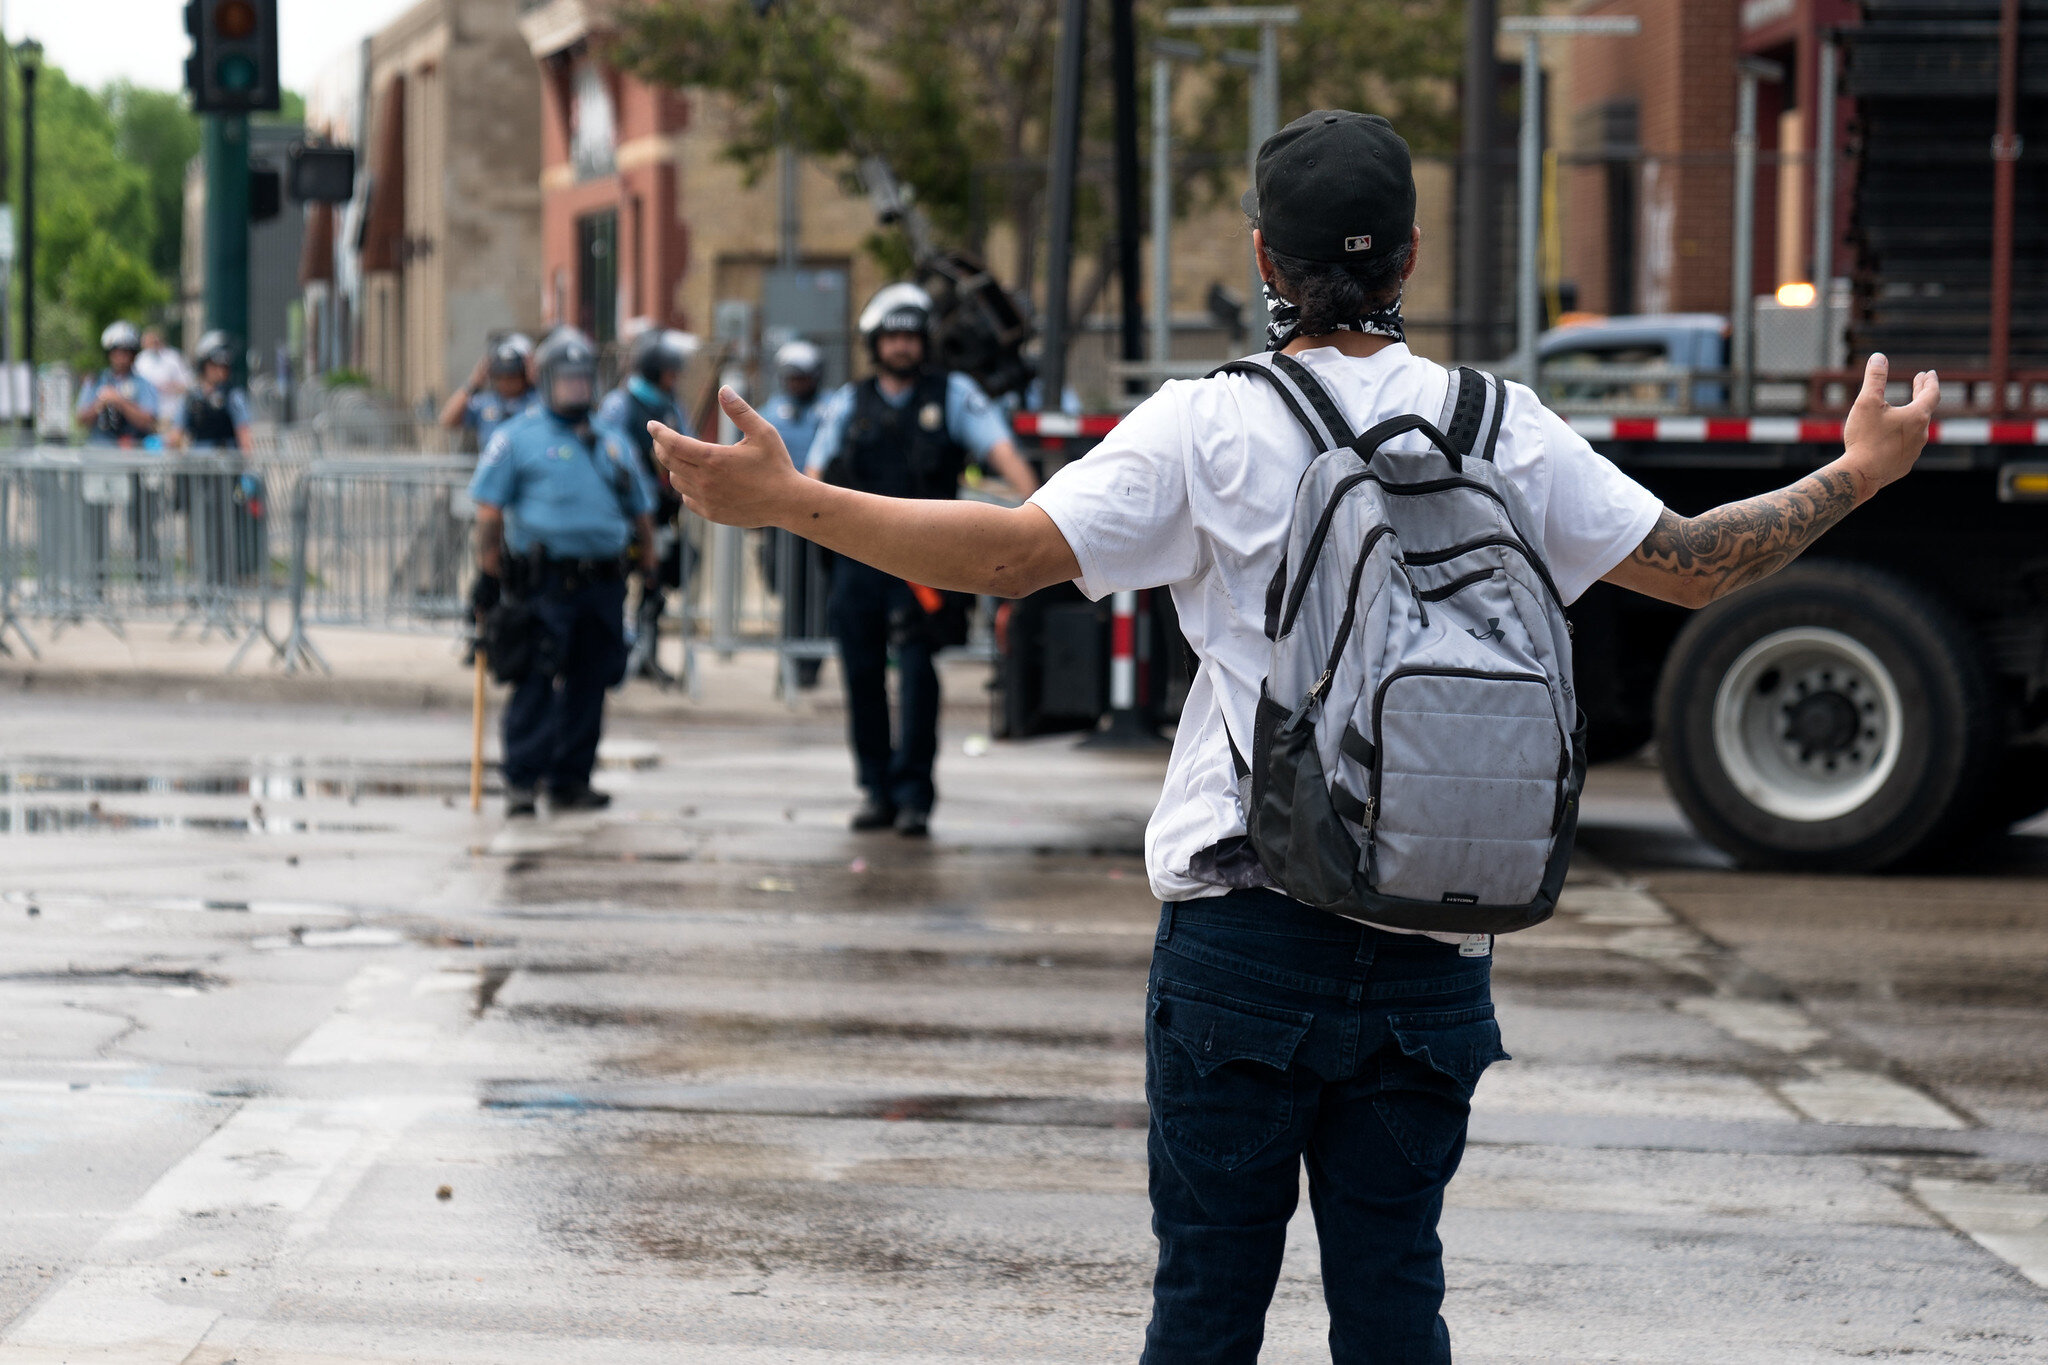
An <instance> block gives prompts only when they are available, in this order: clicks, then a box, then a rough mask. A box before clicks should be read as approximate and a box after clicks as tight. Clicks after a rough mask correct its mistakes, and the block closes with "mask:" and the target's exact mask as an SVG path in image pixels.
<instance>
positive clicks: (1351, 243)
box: [1344, 233, 1372, 251]
mask: <svg viewBox="0 0 2048 1365" xmlns="http://www.w3.org/2000/svg"><path fill="white" fill-rule="evenodd" d="M1344 249H1345V250H1346V251H1371V250H1372V235H1371V234H1370V233H1368V234H1366V235H1365V236H1363V237H1346V238H1345V239H1344Z"/></svg>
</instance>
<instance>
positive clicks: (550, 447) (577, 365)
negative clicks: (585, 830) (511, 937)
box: [469, 328, 654, 816]
mask: <svg viewBox="0 0 2048 1365" xmlns="http://www.w3.org/2000/svg"><path fill="white" fill-rule="evenodd" d="M534 367H535V370H536V377H537V379H538V381H539V392H540V399H539V405H538V406H536V407H535V408H534V409H533V410H532V411H530V412H527V413H525V414H523V415H522V416H519V417H516V418H514V419H512V420H511V421H510V422H508V423H506V424H505V425H504V426H502V427H500V428H499V429H498V432H497V434H496V435H494V436H493V437H492V438H491V443H490V444H489V445H488V446H486V447H485V448H484V452H483V458H482V459H480V460H479V461H478V462H477V469H476V475H475V477H474V478H473V479H471V480H470V485H469V494H470V497H471V499H472V500H474V501H475V503H476V523H477V560H478V567H479V569H480V571H481V572H480V573H479V575H478V579H477V584H476V588H475V590H474V592H473V594H472V604H473V605H474V606H475V607H476V609H477V611H478V612H479V614H488V613H489V612H491V611H492V610H493V609H494V608H496V607H497V606H498V604H499V598H500V595H501V594H502V595H503V596H504V597H506V598H508V599H512V600H514V601H516V602H517V603H518V604H519V605H520V606H522V607H524V608H525V609H527V610H530V611H531V613H532V624H533V626H534V628H535V630H536V632H537V637H536V639H535V641H534V643H535V644H536V645H537V646H538V649H537V650H536V653H537V656H538V657H537V659H536V662H535V664H534V666H533V667H532V668H531V669H530V670H528V671H527V672H526V673H525V676H524V677H522V678H519V679H518V680H517V681H516V685H515V687H514V690H513V693H512V700H511V702H510V703H509V704H508V705H507V706H506V707H505V749H504V769H505V813H506V814H507V815H508V816H530V815H532V814H533V813H534V802H535V795H536V792H537V789H538V788H540V787H541V786H542V785H543V784H545V785H546V787H547V793H548V804H549V807H550V808H551V809H553V810H556V811H565V810H602V809H603V808H604V807H605V806H607V805H610V804H611V798H610V797H609V796H608V795H606V794H605V793H603V792H600V791H595V790H593V789H592V788H591V786H590V771H591V769H592V767H594V766H595V764H596V761H597V740H598V733H599V731H600V729H601V728H602V726H603V721H604V694H605V689H606V688H608V687H611V686H613V685H614V684H616V683H617V682H619V681H620V679H621V678H623V677H624V676H625V666H626V640H625V619H624V618H625V602H626V581H625V579H626V565H625V555H626V551H627V548H628V547H629V546H632V545H636V544H637V546H638V560H639V563H640V565H641V568H642V570H643V571H647V570H651V569H652V567H653V564H654V524H653V512H654V490H653V488H652V487H651V486H650V485H649V484H648V482H647V480H646V479H644V478H643V477H642V476H641V473H640V469H639V466H638V461H637V460H636V459H635V457H634V455H633V450H632V447H631V446H630V445H628V444H627V443H626V440H625V438H624V437H622V436H620V435H619V434H618V433H617V432H615V431H612V430H611V429H610V428H607V427H602V426H599V425H596V424H595V423H594V421H593V420H592V413H591V405H592V403H593V401H594V400H595V398H596V391H597V351H596V349H595V348H593V347H592V346H591V344H590V342H589V340H588V339H587V338H585V337H584V335H583V334H582V333H581V332H578V331H575V330H573V329H566V328H565V329H563V330H562V331H561V332H559V333H557V334H556V335H554V336H551V337H550V338H549V339H548V340H547V341H546V342H545V343H544V344H543V345H542V346H541V347H540V349H539V350H538V351H537V352H535V354H534Z"/></svg>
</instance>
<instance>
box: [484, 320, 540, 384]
mask: <svg viewBox="0 0 2048 1365" xmlns="http://www.w3.org/2000/svg"><path fill="white" fill-rule="evenodd" d="M532 354H533V343H532V342H530V341H528V340H527V339H526V338H525V337H523V336H521V335H520V334H519V333H517V332H514V333H513V334H512V335H511V336H508V337H501V338H500V339H499V340H498V342H497V344H496V345H494V346H492V347H491V362H490V375H491V378H493V379H500V378H503V377H505V376H507V375H515V374H516V375H518V376H519V377H520V378H521V379H524V378H526V358H527V357H528V356H530V355H532Z"/></svg>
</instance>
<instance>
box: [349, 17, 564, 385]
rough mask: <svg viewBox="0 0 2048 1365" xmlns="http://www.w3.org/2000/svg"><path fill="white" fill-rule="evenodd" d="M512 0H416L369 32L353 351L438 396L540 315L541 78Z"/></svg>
mask: <svg viewBox="0 0 2048 1365" xmlns="http://www.w3.org/2000/svg"><path fill="white" fill-rule="evenodd" d="M519 9H520V0H421V3H420V4H418V5H415V6H414V7H413V8H412V9H410V10H408V11H406V12H405V13H404V14H403V15H401V16H400V17H399V18H398V19H396V20H394V21H393V22H392V23H391V24H389V25H387V26H386V27H385V28H384V29H382V30H381V31H379V32H378V33H377V34H376V35H375V36H373V37H372V38H371V39H370V42H369V49H368V78H367V81H366V82H365V92H366V95H367V110H368V119H367V128H366V130H365V132H366V137H365V140H364V145H363V147H362V148H360V149H359V155H364V156H367V159H368V160H367V165H368V170H369V193H368V201H367V204H366V206H365V217H364V221H363V225H362V248H361V258H360V259H361V268H362V287H361V298H360V302H359V304H358V308H357V314H356V318H355V326H356V355H357V361H358V364H359V366H360V367H361V368H362V369H363V370H365V371H366V372H367V373H368V374H369V376H370V379H371V382H372V383H374V384H375V385H376V386H377V387H378V388H381V389H384V390H385V391H387V392H389V393H391V394H393V395H394V396H396V397H397V398H399V399H400V400H401V401H402V402H404V403H405V404H407V405H411V406H418V405H431V404H434V403H436V402H438V401H439V400H440V399H441V398H443V397H444V396H445V395H447V393H448V392H449V391H450V390H451V389H453V388H455V387H456V386H457V385H460V384H461V383H463V382H464V381H465V380H466V379H467V378H468V376H469V373H470V368H471V366H472V365H474V364H475V362H476V358H477V357H478V356H479V355H481V354H482V353H483V351H484V349H485V348H486V346H487V345H488V343H489V341H490V340H491V339H492V338H493V337H494V336H496V335H499V334H501V333H503V332H507V331H513V330H520V331H527V332H531V331H533V330H534V329H535V328H537V327H538V326H539V324H540V321H541V316H542V299H541V277H540V254H541V253H540V143H541V136H540V112H541V111H540V104H541V100H540V78H539V73H538V72H537V71H536V70H535V68H534V64H533V59H532V57H531V55H530V54H529V53H528V51H527V48H526V44H525V40H524V39H523V38H522V37H521V36H520V33H519V25H518V20H519Z"/></svg>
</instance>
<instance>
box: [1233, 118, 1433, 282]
mask: <svg viewBox="0 0 2048 1365" xmlns="http://www.w3.org/2000/svg"><path fill="white" fill-rule="evenodd" d="M1240 202H1241V203H1242V204H1243V205H1244V211H1245V212H1246V213H1247V214H1249V215H1250V216H1251V220H1252V223H1253V224H1254V225H1255V226H1256V227H1257V228H1258V229H1259V231H1260V232H1261V233H1262V234H1263V235H1264V237H1265V239H1266V249H1267V250H1269V251H1278V252H1280V253H1282V254H1283V255H1287V256H1298V257H1300V258H1301V259H1303V260H1307V261H1325V262H1330V263H1334V264H1346V265H1349V264H1363V263H1365V262H1368V261H1373V260H1377V259H1380V258H1382V257H1384V256H1385V255H1386V254H1387V253H1388V252H1390V251H1394V250H1396V249H1398V248H1399V247H1402V246H1404V245H1406V244H1407V242H1408V238H1409V235H1410V233H1411V232H1412V231H1413V229H1414V227H1415V168H1414V165H1413V164H1412V163H1411V162H1410V161H1409V159H1408V144H1407V143H1406V142H1403V141H1402V140H1401V135H1400V134H1399V133H1397V132H1395V131H1394V125H1393V124H1391V123H1389V122H1387V121H1386V120H1385V119H1383V118H1381V117H1380V116H1379V115H1378V114H1354V113H1351V112H1350V111H1348V110H1344V109H1318V110H1315V111H1314V112H1313V113H1308V114H1303V115H1302V116H1301V117H1300V118H1298V119H1296V120H1295V121H1294V122H1292V123H1290V124H1288V125H1287V126H1286V127H1285V128H1282V129H1281V130H1280V131H1279V132H1277V133H1275V134H1273V136H1271V137H1269V138H1267V139H1266V140H1265V141H1264V142H1263V143H1261V144H1260V145H1259V156H1258V161H1257V162H1256V163H1255V170H1254V171H1253V175H1252V188H1251V189H1249V190H1246V191H1245V194H1244V198H1243V199H1242V200H1241V201H1240Z"/></svg>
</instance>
